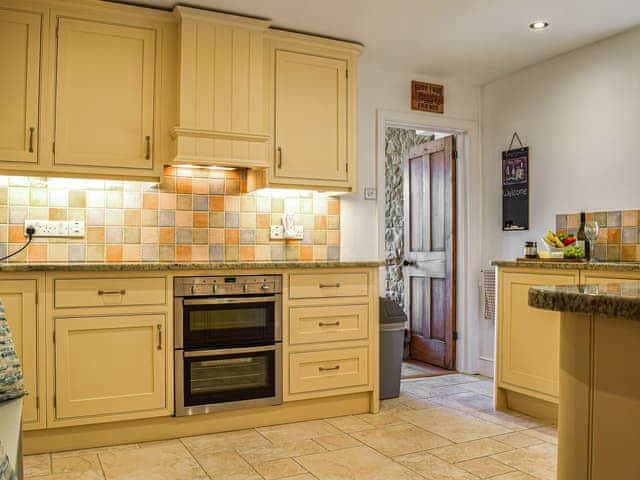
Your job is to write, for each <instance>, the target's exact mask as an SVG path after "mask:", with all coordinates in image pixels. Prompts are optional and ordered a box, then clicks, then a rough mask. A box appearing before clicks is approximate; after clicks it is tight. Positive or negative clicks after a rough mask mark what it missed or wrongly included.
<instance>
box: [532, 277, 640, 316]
mask: <svg viewBox="0 0 640 480" xmlns="http://www.w3.org/2000/svg"><path fill="white" fill-rule="evenodd" d="M529 305H530V306H532V307H535V308H541V309H544V310H555V311H559V312H572V313H584V314H587V315H591V314H594V315H602V316H605V317H617V318H625V319H629V320H640V281H633V282H624V283H604V284H600V285H566V286H557V287H542V286H541V287H531V288H530V289H529Z"/></svg>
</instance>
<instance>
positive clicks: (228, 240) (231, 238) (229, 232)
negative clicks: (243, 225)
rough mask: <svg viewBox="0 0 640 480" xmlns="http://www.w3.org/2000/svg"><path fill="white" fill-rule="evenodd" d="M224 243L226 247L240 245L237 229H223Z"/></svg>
mask: <svg viewBox="0 0 640 480" xmlns="http://www.w3.org/2000/svg"><path fill="white" fill-rule="evenodd" d="M224 243H225V244H226V245H237V244H239V243H240V230H238V229H237V228H225V230H224Z"/></svg>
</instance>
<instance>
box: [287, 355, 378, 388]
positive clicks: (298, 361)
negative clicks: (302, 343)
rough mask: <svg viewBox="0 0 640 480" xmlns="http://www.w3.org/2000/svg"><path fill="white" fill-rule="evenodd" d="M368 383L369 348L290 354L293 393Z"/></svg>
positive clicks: (290, 379) (290, 382)
mask: <svg viewBox="0 0 640 480" xmlns="http://www.w3.org/2000/svg"><path fill="white" fill-rule="evenodd" d="M368 383H369V350H368V348H367V347H358V348H344V349H339V350H322V351H317V352H303V353H292V354H291V355H289V392H290V393H292V394H295V393H304V392H314V391H318V390H333V389H339V388H347V387H357V386H360V385H362V386H366V385H368Z"/></svg>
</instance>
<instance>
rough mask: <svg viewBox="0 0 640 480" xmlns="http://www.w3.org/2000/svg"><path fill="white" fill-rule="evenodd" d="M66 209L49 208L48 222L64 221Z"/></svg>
mask: <svg viewBox="0 0 640 480" xmlns="http://www.w3.org/2000/svg"><path fill="white" fill-rule="evenodd" d="M66 219H67V209H66V208H50V209H49V220H66Z"/></svg>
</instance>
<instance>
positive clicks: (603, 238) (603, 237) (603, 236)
mask: <svg viewBox="0 0 640 480" xmlns="http://www.w3.org/2000/svg"><path fill="white" fill-rule="evenodd" d="M608 238H609V228H608V227H600V229H599V230H598V238H596V244H598V243H604V244H606V243H607V239H608Z"/></svg>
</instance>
